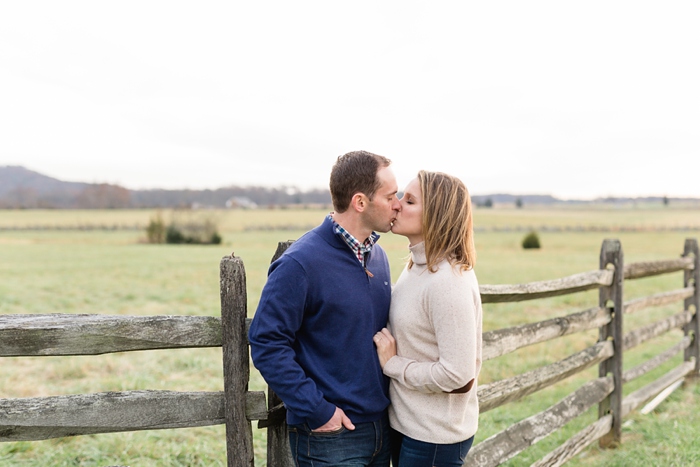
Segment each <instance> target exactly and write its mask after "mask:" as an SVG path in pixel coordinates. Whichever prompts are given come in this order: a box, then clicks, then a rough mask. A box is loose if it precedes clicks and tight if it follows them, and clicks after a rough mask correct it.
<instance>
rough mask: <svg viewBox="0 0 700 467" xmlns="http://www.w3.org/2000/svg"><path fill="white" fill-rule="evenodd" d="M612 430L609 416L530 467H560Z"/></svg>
mask: <svg viewBox="0 0 700 467" xmlns="http://www.w3.org/2000/svg"><path fill="white" fill-rule="evenodd" d="M610 428H612V415H610V414H608V415H606V416H604V417H603V418H599V419H598V420H596V421H595V422H593V423H591V424H590V425H588V426H587V427H586V428H584V429H583V430H581V431H579V432H578V433H576V434H575V435H574V436H572V437H571V438H569V439H568V440H567V441H566V442H565V443H563V444H562V445H561V446H559V447H558V448H556V449H555V450H554V451H552V452H550V453H549V454H547V455H546V456H544V457H543V458H542V459H540V460H538V461H537V462H535V463H533V464H532V465H531V466H530V467H559V466H560V465H564V464H565V463H566V462H567V461H569V460H571V459H572V458H573V457H574V456H575V455H576V454H578V453H579V452H581V451H583V450H584V449H585V448H586V446H588V445H589V444H591V443H593V442H594V441H596V440H598V439H600V438H601V437H603V436H604V435H605V434H606V433H608V432H609V431H610Z"/></svg>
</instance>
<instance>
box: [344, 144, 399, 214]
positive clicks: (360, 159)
mask: <svg viewBox="0 0 700 467" xmlns="http://www.w3.org/2000/svg"><path fill="white" fill-rule="evenodd" d="M390 164H391V161H390V160H389V159H387V158H386V157H384V156H379V155H377V154H372V153H371V152H367V151H353V152H349V153H347V154H344V155H342V156H340V157H338V160H337V161H336V163H335V165H333V169H332V170H331V181H330V189H331V199H332V200H333V209H335V211H336V212H338V213H343V212H345V211H347V209H348V208H349V207H350V201H351V200H352V197H353V195H354V194H355V193H364V194H365V195H366V196H367V197H368V198H369V199H370V201H371V200H372V198H373V197H374V194H375V193H376V191H377V189H379V179H378V178H377V172H378V171H379V169H380V168H382V167H388V166H389V165H390Z"/></svg>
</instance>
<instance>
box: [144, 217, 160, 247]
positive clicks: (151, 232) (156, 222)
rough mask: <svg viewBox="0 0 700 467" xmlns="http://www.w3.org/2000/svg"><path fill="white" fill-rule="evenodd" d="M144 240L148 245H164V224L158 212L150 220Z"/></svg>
mask: <svg viewBox="0 0 700 467" xmlns="http://www.w3.org/2000/svg"><path fill="white" fill-rule="evenodd" d="M146 238H147V239H148V243H164V242H165V222H163V217H162V216H161V215H160V212H159V213H157V214H156V215H155V216H154V217H152V218H151V220H150V222H149V223H148V226H147V227H146Z"/></svg>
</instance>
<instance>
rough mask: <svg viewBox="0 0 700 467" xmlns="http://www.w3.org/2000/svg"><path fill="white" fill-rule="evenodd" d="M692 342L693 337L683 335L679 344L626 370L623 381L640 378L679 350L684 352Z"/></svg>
mask: <svg viewBox="0 0 700 467" xmlns="http://www.w3.org/2000/svg"><path fill="white" fill-rule="evenodd" d="M690 343H691V338H690V337H689V336H683V339H681V341H680V342H679V343H678V344H676V345H674V346H673V347H671V348H670V349H668V350H665V351H664V352H661V353H660V354H658V355H657V356H655V357H654V358H650V359H649V360H647V361H646V362H644V363H641V364H639V365H637V366H635V367H634V368H630V369H629V370H627V371H625V372H624V373H623V374H622V382H623V383H627V382H629V381H632V380H634V379H636V378H639V377H640V376H642V375H645V374H647V373H648V372H650V371H651V370H653V369H654V368H657V367H659V366H660V365H662V364H664V363H665V362H667V361H669V360H670V359H672V358H673V357H674V356H676V355H677V354H678V353H679V352H682V351H683V350H684V349H687V348H688V346H690Z"/></svg>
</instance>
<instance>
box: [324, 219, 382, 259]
mask: <svg viewBox="0 0 700 467" xmlns="http://www.w3.org/2000/svg"><path fill="white" fill-rule="evenodd" d="M328 219H329V220H330V221H331V223H332V225H333V232H335V233H336V234H338V235H340V237H341V238H342V239H343V240H344V241H345V243H346V244H347V245H348V246H349V247H350V249H351V250H352V251H353V253H355V256H357V259H358V260H359V261H360V262H361V263H362V264H364V263H365V254H366V253H369V252H370V251H372V247H373V246H374V244H375V243H376V241H377V240H378V239H379V235H377V233H376V232H372V233H371V234H370V236H369V237H367V238H366V239H365V241H364V242H360V241H359V240H358V239H357V238H355V237H354V236H353V235H352V234H351V233H350V232H348V231H347V230H345V229H344V228H343V226H342V225H340V224H338V223H337V222H336V221H335V219H333V216H332V214H328Z"/></svg>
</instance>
